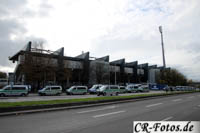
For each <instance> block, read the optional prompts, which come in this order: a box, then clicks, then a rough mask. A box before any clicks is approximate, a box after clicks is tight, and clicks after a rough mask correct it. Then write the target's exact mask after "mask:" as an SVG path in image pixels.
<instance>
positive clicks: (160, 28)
mask: <svg viewBox="0 0 200 133" xmlns="http://www.w3.org/2000/svg"><path fill="white" fill-rule="evenodd" d="M159 31H160V34H161V45H162V56H163V67H164V68H166V64H165V50H164V43H163V31H162V26H159Z"/></svg>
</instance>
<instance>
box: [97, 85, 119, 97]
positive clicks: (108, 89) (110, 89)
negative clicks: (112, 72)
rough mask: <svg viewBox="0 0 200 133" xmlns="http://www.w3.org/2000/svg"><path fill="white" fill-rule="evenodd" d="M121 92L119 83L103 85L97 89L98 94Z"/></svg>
mask: <svg viewBox="0 0 200 133" xmlns="http://www.w3.org/2000/svg"><path fill="white" fill-rule="evenodd" d="M119 93H120V89H119V86H118V85H103V86H102V87H100V88H99V89H98V90H97V96H100V95H103V96H106V95H110V96H112V95H116V96H117V95H118V94H119Z"/></svg>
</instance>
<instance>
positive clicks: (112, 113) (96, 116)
mask: <svg viewBox="0 0 200 133" xmlns="http://www.w3.org/2000/svg"><path fill="white" fill-rule="evenodd" d="M124 112H126V111H125V110H122V111H117V112H111V113H107V114H100V115H95V116H93V117H94V118H98V117H103V116H108V115H114V114H119V113H124Z"/></svg>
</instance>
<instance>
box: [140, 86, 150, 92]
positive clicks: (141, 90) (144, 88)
mask: <svg viewBox="0 0 200 133" xmlns="http://www.w3.org/2000/svg"><path fill="white" fill-rule="evenodd" d="M139 92H149V85H141V86H140V90H139Z"/></svg>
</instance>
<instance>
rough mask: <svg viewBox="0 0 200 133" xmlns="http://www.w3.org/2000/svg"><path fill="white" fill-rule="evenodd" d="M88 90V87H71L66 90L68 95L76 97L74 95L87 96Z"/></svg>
mask: <svg viewBox="0 0 200 133" xmlns="http://www.w3.org/2000/svg"><path fill="white" fill-rule="evenodd" d="M87 91H88V88H87V86H71V87H70V88H69V89H66V94H67V95H74V94H81V95H85V94H87Z"/></svg>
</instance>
